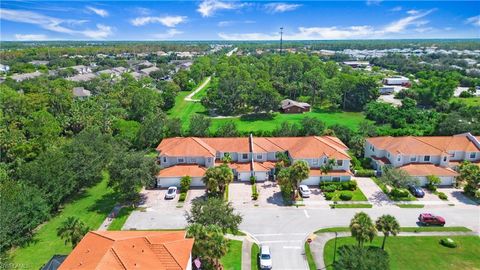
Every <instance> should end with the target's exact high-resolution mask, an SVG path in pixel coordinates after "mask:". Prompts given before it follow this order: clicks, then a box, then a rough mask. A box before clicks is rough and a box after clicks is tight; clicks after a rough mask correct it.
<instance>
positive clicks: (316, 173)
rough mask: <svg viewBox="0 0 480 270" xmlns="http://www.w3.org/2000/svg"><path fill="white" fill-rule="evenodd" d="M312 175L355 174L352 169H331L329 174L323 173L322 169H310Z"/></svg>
mask: <svg viewBox="0 0 480 270" xmlns="http://www.w3.org/2000/svg"><path fill="white" fill-rule="evenodd" d="M310 176H353V174H352V173H351V172H350V171H340V170H338V171H329V172H328V173H327V174H323V173H322V171H321V170H320V169H313V168H312V169H310Z"/></svg>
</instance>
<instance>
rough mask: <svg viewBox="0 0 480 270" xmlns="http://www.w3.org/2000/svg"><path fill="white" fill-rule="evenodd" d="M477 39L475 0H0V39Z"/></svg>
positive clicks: (478, 5)
mask: <svg viewBox="0 0 480 270" xmlns="http://www.w3.org/2000/svg"><path fill="white" fill-rule="evenodd" d="M280 27H284V38H285V39H286V40H331V39H398V38H480V2H478V1H380V0H367V1H274V2H270V1H220V0H199V1H95V2H94V1H88V2H84V1H3V0H2V1H1V2H0V30H1V33H0V38H1V40H271V39H278V37H279V34H278V32H279V28H280Z"/></svg>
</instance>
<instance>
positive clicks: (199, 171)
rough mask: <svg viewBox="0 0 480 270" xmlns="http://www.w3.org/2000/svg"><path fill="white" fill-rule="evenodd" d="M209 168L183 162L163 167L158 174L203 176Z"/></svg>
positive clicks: (163, 175) (164, 175)
mask: <svg viewBox="0 0 480 270" xmlns="http://www.w3.org/2000/svg"><path fill="white" fill-rule="evenodd" d="M206 171H207V168H205V167H201V166H199V165H196V164H182V165H175V166H172V167H168V168H164V169H161V170H160V172H159V173H158V174H157V176H158V177H183V176H190V177H203V176H204V175H205V172H206Z"/></svg>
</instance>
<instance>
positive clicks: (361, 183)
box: [355, 177, 393, 207]
mask: <svg viewBox="0 0 480 270" xmlns="http://www.w3.org/2000/svg"><path fill="white" fill-rule="evenodd" d="M355 179H356V181H357V184H358V187H359V188H360V190H361V191H362V192H363V194H365V196H366V197H367V199H368V201H369V202H370V203H371V204H373V206H374V207H379V206H382V205H392V204H393V202H392V201H391V200H390V198H388V196H387V194H385V193H383V191H382V190H381V189H380V188H379V187H378V185H377V184H375V182H374V181H373V180H372V179H371V178H369V177H356V178H355Z"/></svg>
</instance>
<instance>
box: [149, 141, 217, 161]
mask: <svg viewBox="0 0 480 270" xmlns="http://www.w3.org/2000/svg"><path fill="white" fill-rule="evenodd" d="M156 150H157V151H158V152H160V154H161V155H166V156H173V157H182V156H190V157H214V156H215V153H216V151H215V149H213V148H212V147H211V146H209V145H208V144H206V143H205V142H204V141H203V140H202V139H201V138H196V137H184V138H183V137H175V138H167V139H163V140H162V142H161V143H160V144H159V145H158V146H157V149H156Z"/></svg>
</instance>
